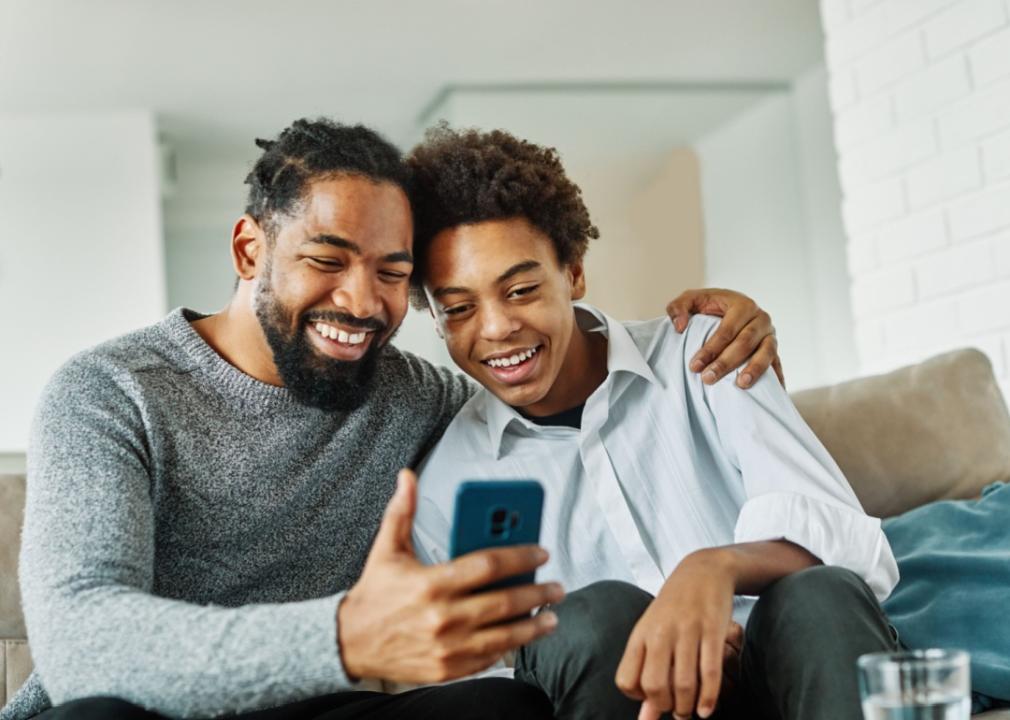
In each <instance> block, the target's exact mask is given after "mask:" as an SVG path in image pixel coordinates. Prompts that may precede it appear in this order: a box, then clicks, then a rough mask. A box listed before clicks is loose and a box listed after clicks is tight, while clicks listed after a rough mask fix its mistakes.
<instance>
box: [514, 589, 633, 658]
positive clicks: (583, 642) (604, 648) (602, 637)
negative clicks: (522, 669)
mask: <svg viewBox="0 0 1010 720" xmlns="http://www.w3.org/2000/svg"><path fill="white" fill-rule="evenodd" d="M652 599H653V598H652V595H650V594H649V593H647V592H645V591H644V590H642V589H640V588H638V587H636V586H634V585H631V584H629V583H626V582H621V581H619V580H601V581H600V582H595V583H593V584H592V585H587V586H586V587H584V588H581V589H579V590H576V591H574V592H571V593H569V594H568V595H567V596H566V597H565V599H564V600H562V601H561V602H560V603H557V604H556V605H551V606H550V609H551V611H552V612H554V613H555V614H556V615H557V616H558V627H557V630H555V631H554V632H553V633H552V634H551V635H548V636H547V637H544V638H541V639H540V640H538V641H537V642H535V643H534V644H533V645H532V646H531V649H532V650H533V651H535V652H536V653H549V654H554V653H560V654H563V655H564V656H565V657H567V658H569V659H571V658H574V657H587V658H606V657H611V656H613V655H615V654H616V655H617V657H618V658H619V657H620V656H621V655H622V654H623V653H624V647H625V645H626V644H627V641H628V636H629V635H631V631H632V630H633V629H634V627H635V623H637V622H638V619H639V618H640V617H641V616H642V613H644V612H645V610H646V608H647V607H648V606H649V603H650V602H652Z"/></svg>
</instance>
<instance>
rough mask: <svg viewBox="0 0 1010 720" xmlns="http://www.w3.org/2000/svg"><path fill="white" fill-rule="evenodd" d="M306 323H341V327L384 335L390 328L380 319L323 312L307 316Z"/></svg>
mask: <svg viewBox="0 0 1010 720" xmlns="http://www.w3.org/2000/svg"><path fill="white" fill-rule="evenodd" d="M304 322H305V324H307V325H311V324H312V323H316V322H324V323H331V324H332V323H339V324H341V325H346V326H347V327H354V328H359V329H360V330H369V331H371V332H376V333H383V332H385V331H386V328H387V327H388V326H387V325H386V323H384V322H382V321H381V320H379V319H378V318H374V317H371V318H359V317H355V316H354V315H351V314H350V313H342V312H323V313H313V314H312V315H311V316H305V318H304Z"/></svg>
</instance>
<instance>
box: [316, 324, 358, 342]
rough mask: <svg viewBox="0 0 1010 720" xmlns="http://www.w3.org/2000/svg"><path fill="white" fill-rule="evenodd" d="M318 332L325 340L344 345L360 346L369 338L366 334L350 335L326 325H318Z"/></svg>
mask: <svg viewBox="0 0 1010 720" xmlns="http://www.w3.org/2000/svg"><path fill="white" fill-rule="evenodd" d="M316 332H318V333H319V334H320V335H322V336H323V337H324V338H329V339H330V340H336V341H337V342H340V343H344V344H345V345H360V344H361V343H363V342H365V338H366V337H367V336H368V333H366V332H359V333H349V332H346V331H344V330H338V329H337V328H335V327H333V326H332V325H327V324H326V323H316Z"/></svg>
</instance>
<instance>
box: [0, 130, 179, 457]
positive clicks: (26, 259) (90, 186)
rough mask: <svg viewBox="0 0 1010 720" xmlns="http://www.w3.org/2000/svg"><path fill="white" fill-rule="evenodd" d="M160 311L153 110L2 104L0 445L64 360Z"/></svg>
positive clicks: (24, 425) (17, 432)
mask: <svg viewBox="0 0 1010 720" xmlns="http://www.w3.org/2000/svg"><path fill="white" fill-rule="evenodd" d="M164 311H165V285H164V263H163V259H162V242H161V210H160V200H159V190H158V160H157V153H156V144H155V131H154V122H153V119H152V117H151V115H150V113H147V112H142V111H136V112H103V113H88V114H80V115H73V114H58V115H57V114H52V115H50V114H20V113H0V338H3V349H2V352H0V407H2V408H3V411H2V412H0V452H15V453H16V452H20V451H23V450H24V449H25V447H26V443H27V437H28V429H29V423H30V418H31V414H32V411H33V408H34V405H35V402H36V399H37V397H38V395H39V393H40V391H41V389H42V387H43V385H44V383H45V382H46V380H47V379H48V378H49V376H50V375H52V373H53V372H54V371H55V370H56V369H57V367H59V365H60V364H61V363H63V362H64V361H65V360H66V359H67V358H68V357H70V356H71V355H72V354H73V353H75V352H77V351H79V350H82V349H84V348H86V347H89V346H91V345H93V344H95V343H98V342H100V341H102V340H105V339H108V338H111V337H113V336H115V335H119V334H121V333H123V332H126V331H128V330H131V329H133V328H137V327H140V326H143V325H146V324H148V323H151V322H153V321H156V320H157V319H159V318H160V317H161V316H162V315H163V313H164Z"/></svg>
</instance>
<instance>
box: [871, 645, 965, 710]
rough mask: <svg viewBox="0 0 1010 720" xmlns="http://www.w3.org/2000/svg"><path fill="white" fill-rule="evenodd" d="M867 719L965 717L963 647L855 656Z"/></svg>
mask: <svg viewBox="0 0 1010 720" xmlns="http://www.w3.org/2000/svg"><path fill="white" fill-rule="evenodd" d="M858 667H859V694H860V697H861V699H862V703H863V717H864V718H866V720H968V717H969V715H971V671H970V666H969V657H968V653H966V652H964V651H962V650H911V651H908V652H898V653H870V654H869V655H863V656H862V657H860V658H859V661H858Z"/></svg>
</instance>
